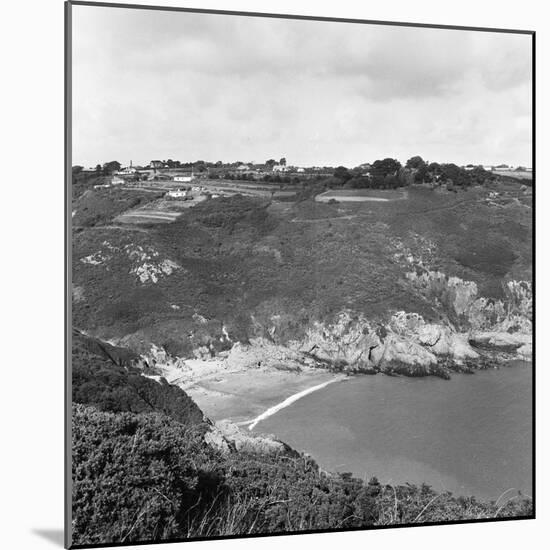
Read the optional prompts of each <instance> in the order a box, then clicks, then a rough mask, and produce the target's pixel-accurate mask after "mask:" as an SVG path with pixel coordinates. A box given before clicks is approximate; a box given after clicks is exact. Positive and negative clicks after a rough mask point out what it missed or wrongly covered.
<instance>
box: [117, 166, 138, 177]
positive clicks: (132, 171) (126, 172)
mask: <svg viewBox="0 0 550 550" xmlns="http://www.w3.org/2000/svg"><path fill="white" fill-rule="evenodd" d="M136 172H137V170H136V169H135V168H134V167H133V166H127V167H126V168H123V169H122V170H119V171H118V172H117V174H121V175H126V176H132V175H134V174H135V173H136Z"/></svg>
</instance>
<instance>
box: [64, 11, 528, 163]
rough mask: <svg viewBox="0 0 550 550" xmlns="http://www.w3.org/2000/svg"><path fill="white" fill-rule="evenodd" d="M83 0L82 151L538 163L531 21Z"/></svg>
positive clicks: (77, 111)
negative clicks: (357, 17)
mask: <svg viewBox="0 0 550 550" xmlns="http://www.w3.org/2000/svg"><path fill="white" fill-rule="evenodd" d="M72 9H73V164H82V165H84V166H95V165H96V164H97V163H104V162H106V161H109V160H118V161H119V162H121V163H122V164H123V165H125V164H128V163H129V162H130V160H133V162H134V164H147V163H148V162H149V161H150V160H152V159H161V160H164V159H168V158H171V159H174V160H181V161H191V160H199V159H201V160H209V161H217V160H222V161H237V160H240V161H244V162H248V161H255V162H263V161H265V160H266V159H269V158H275V159H279V158H280V157H283V156H284V157H286V158H287V160H288V163H289V164H295V165H338V164H343V165H346V166H356V165H357V164H360V163H363V162H369V161H373V160H375V159H377V158H384V157H388V156H389V157H394V158H397V159H399V160H400V161H401V162H404V161H406V160H407V159H408V158H409V157H411V156H413V155H416V154H419V155H421V156H422V157H423V158H424V159H427V160H430V161H437V162H456V163H457V164H467V163H470V162H471V163H474V164H498V163H501V162H505V163H508V164H513V165H518V164H522V165H526V166H530V165H531V114H532V111H531V109H532V105H531V38H530V36H527V35H514V34H501V33H486V32H483V33H481V32H469V31H454V30H440V29H421V28H403V27H391V26H378V25H365V24H348V23H334V22H318V21H293V20H287V19H267V18H255V17H241V16H225V15H211V14H190V13H183V12H160V11H148V10H138V9H115V8H103V7H90V6H73V8H72Z"/></svg>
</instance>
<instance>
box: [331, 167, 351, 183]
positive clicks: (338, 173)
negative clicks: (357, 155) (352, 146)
mask: <svg viewBox="0 0 550 550" xmlns="http://www.w3.org/2000/svg"><path fill="white" fill-rule="evenodd" d="M334 177H335V178H338V179H341V180H342V181H343V182H344V183H345V182H346V181H348V180H349V179H351V174H350V172H349V170H348V169H347V168H346V167H345V166H338V168H336V170H334Z"/></svg>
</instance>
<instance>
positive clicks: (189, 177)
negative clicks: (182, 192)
mask: <svg viewBox="0 0 550 550" xmlns="http://www.w3.org/2000/svg"><path fill="white" fill-rule="evenodd" d="M172 179H173V180H174V181H179V182H182V183H189V182H191V181H193V180H194V179H195V176H194V175H193V174H192V173H191V174H174V176H172Z"/></svg>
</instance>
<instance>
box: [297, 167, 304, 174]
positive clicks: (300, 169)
mask: <svg viewBox="0 0 550 550" xmlns="http://www.w3.org/2000/svg"><path fill="white" fill-rule="evenodd" d="M296 172H299V173H300V174H301V173H303V172H305V169H304V168H296Z"/></svg>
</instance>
